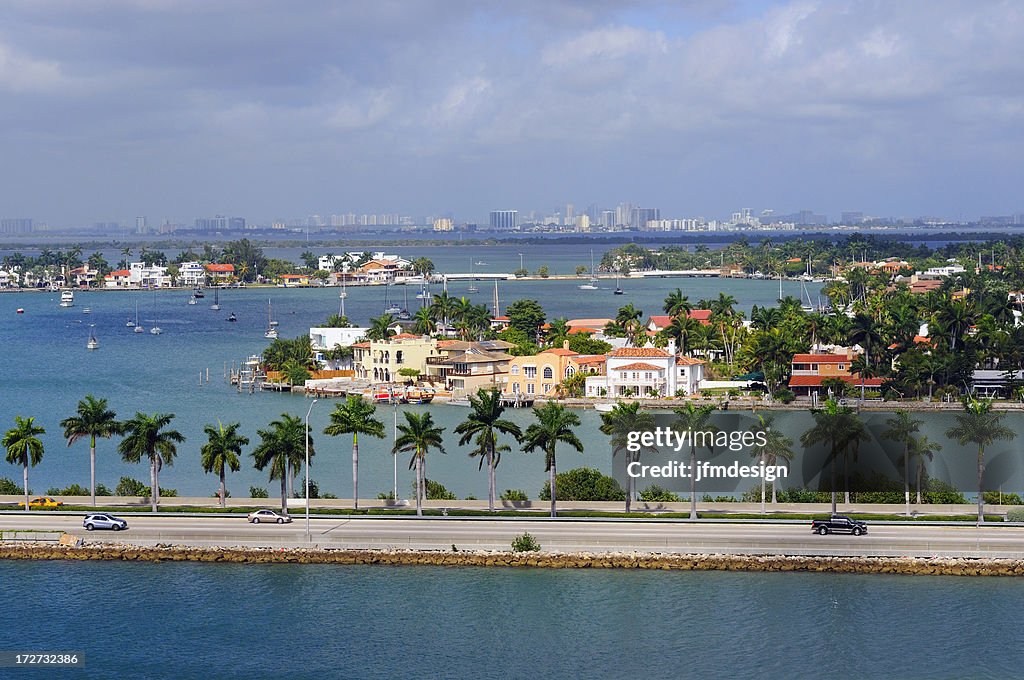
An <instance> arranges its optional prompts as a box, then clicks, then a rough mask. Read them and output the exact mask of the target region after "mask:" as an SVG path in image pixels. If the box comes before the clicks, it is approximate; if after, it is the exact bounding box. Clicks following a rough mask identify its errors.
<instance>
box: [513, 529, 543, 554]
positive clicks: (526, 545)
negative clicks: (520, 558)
mask: <svg viewBox="0 0 1024 680" xmlns="http://www.w3.org/2000/svg"><path fill="white" fill-rule="evenodd" d="M538 550H540V543H538V542H537V539H536V538H534V537H533V536H531V535H530V533H529V532H527V531H524V532H523V535H522V536H516V537H515V538H514V539H512V552H537V551H538Z"/></svg>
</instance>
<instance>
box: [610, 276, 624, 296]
mask: <svg viewBox="0 0 1024 680" xmlns="http://www.w3.org/2000/svg"><path fill="white" fill-rule="evenodd" d="M624 294H625V291H623V290H622V287H621V286H619V275H618V274H616V275H615V292H614V293H612V295H624Z"/></svg>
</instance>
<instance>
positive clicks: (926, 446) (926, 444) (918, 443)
mask: <svg viewBox="0 0 1024 680" xmlns="http://www.w3.org/2000/svg"><path fill="white" fill-rule="evenodd" d="M941 450H942V446H941V445H939V444H938V442H933V441H931V440H930V439H928V437H926V436H923V435H922V436H920V437H917V438H916V439H914V440H912V444H911V447H910V455H911V456H912V457H914V458H916V459H917V473H916V475H915V476H916V478H917V483H916V486H917V504H918V505H921V487H922V486H923V485H924V461H925V459H926V458H927V459H928V460H931V459H932V458H933V457H934V456H935V454H936V453H938V452H939V451H941Z"/></svg>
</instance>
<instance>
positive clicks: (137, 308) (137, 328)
mask: <svg viewBox="0 0 1024 680" xmlns="http://www.w3.org/2000/svg"><path fill="white" fill-rule="evenodd" d="M131 325H132V326H134V327H135V332H136V333H145V332H146V329H145V328H143V327H142V326H140V325H139V301H138V300H136V301H135V323H133V324H131Z"/></svg>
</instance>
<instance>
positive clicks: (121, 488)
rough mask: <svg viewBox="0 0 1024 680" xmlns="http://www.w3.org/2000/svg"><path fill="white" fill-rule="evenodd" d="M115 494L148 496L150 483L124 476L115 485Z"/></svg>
mask: <svg viewBox="0 0 1024 680" xmlns="http://www.w3.org/2000/svg"><path fill="white" fill-rule="evenodd" d="M114 495H115V496H148V495H149V484H143V483H142V482H140V481H139V480H137V479H132V478H131V477H122V478H121V480H120V481H119V482H118V483H117V486H116V487H114Z"/></svg>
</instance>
